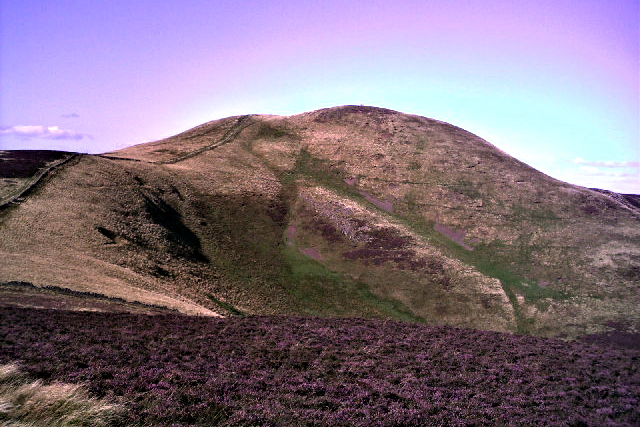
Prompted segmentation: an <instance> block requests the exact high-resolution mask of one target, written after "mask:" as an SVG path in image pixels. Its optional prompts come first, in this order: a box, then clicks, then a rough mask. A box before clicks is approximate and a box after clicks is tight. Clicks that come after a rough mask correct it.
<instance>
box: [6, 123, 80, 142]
mask: <svg viewBox="0 0 640 427" xmlns="http://www.w3.org/2000/svg"><path fill="white" fill-rule="evenodd" d="M9 135H11V136H17V137H19V138H24V139H30V138H43V139H56V140H60V139H72V140H80V139H83V138H91V137H90V136H89V135H87V134H85V133H80V132H76V131H73V130H65V129H60V128H59V127H58V126H42V125H16V126H8V127H0V136H9Z"/></svg>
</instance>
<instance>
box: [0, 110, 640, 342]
mask: <svg viewBox="0 0 640 427" xmlns="http://www.w3.org/2000/svg"><path fill="white" fill-rule="evenodd" d="M633 200H634V199H633V198H624V197H622V196H620V195H617V194H614V193H609V192H606V193H605V192H599V191H594V190H590V189H586V188H581V187H577V186H573V185H569V184H566V183H563V182H560V181H557V180H554V179H552V178H550V177H548V176H545V175H544V174H542V173H540V172H538V171H536V170H534V169H532V168H530V167H529V166H527V165H525V164H523V163H521V162H519V161H517V160H516V159H513V158H512V157H510V156H508V155H507V154H505V153H503V152H501V151H500V150H498V149H496V148H495V147H494V146H492V145H491V144H489V143H488V142H486V141H484V140H482V139H481V138H478V137H477V136H475V135H472V134H470V133H468V132H466V131H464V130H462V129H459V128H456V127H454V126H451V125H449V124H446V123H442V122H439V121H436V120H432V119H427V118H424V117H418V116H411V115H406V114H402V113H398V112H394V111H391V110H385V109H379V108H372V107H358V106H346V107H336V108H331V109H324V110H318V111H314V112H311V113H305V114H301V115H296V116H289V117H279V116H265V115H250V116H240V117H231V118H228V119H223V120H217V121H213V122H209V123H206V124H204V125H201V126H198V127H196V128H194V129H191V130H189V131H187V132H184V133H182V134H179V135H176V136H175V137H172V138H168V139H166V140H162V141H157V142H154V143H149V144H143V145H138V146H134V147H129V148H127V149H124V150H120V151H117V152H113V153H107V154H105V155H102V156H79V157H77V158H74V159H73V160H71V161H70V162H68V163H67V164H66V165H65V166H63V167H61V168H59V169H58V170H57V171H56V172H55V174H53V176H50V177H48V178H46V179H45V181H44V182H43V183H42V184H40V185H39V186H38V187H36V188H35V189H34V190H33V191H32V193H31V195H30V196H29V197H28V198H27V199H26V200H25V201H24V202H23V203H21V204H20V205H18V206H9V207H6V208H4V209H3V210H2V211H1V212H0V234H1V235H2V239H1V241H0V254H1V255H0V256H2V257H3V259H5V260H6V262H4V263H3V264H2V266H1V267H0V282H8V281H12V280H19V281H25V282H30V283H34V284H35V285H37V286H47V285H50V286H58V287H66V288H70V289H74V290H77V291H85V292H95V293H101V294H105V295H108V296H113V297H120V298H123V299H127V300H136V301H140V302H144V303H149V304H154V305H163V306H166V307H170V308H176V309H178V310H180V311H183V312H185V313H199V314H208V315H215V314H221V315H233V314H298V315H320V316H361V317H375V318H395V319H402V320H410V321H423V322H427V323H429V324H442V325H454V326H465V327H472V328H479V329H490V330H496V331H514V332H515V331H517V332H525V333H532V334H536V335H543V336H567V337H573V336H577V335H583V334H586V333H592V332H599V331H602V330H606V329H607V328H611V327H612V326H615V327H617V328H619V329H626V330H630V331H635V330H636V328H637V326H638V325H639V324H640V310H639V308H638V307H639V306H640V305H639V304H638V303H639V302H640V293H639V286H638V283H639V281H640V227H638V225H639V221H640V210H639V209H638V207H637V206H634V204H633Z"/></svg>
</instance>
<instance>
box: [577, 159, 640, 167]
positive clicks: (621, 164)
mask: <svg viewBox="0 0 640 427" xmlns="http://www.w3.org/2000/svg"><path fill="white" fill-rule="evenodd" d="M571 163H573V164H576V165H580V166H585V167H594V168H637V167H640V162H633V161H627V162H617V161H598V160H596V161H592V160H584V159H581V158H580V157H576V158H575V159H573V160H572V161H571Z"/></svg>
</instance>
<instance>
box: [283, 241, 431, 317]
mask: <svg viewBox="0 0 640 427" xmlns="http://www.w3.org/2000/svg"><path fill="white" fill-rule="evenodd" d="M283 252H284V256H285V258H286V260H287V263H288V268H287V271H286V273H287V275H286V277H283V279H284V280H286V281H288V282H289V283H291V286H290V289H291V292H292V294H293V295H294V296H295V297H296V298H297V299H298V300H301V301H306V302H307V303H310V304H311V305H312V306H315V307H316V308H315V310H314V311H315V313H314V312H312V313H310V314H325V315H326V314H327V310H328V311H329V314H330V311H332V310H335V308H336V307H338V308H339V309H338V310H340V308H342V310H345V309H346V311H344V313H341V314H346V315H353V311H354V310H355V312H356V313H361V314H358V315H365V314H366V315H372V316H373V317H384V318H393V319H397V320H402V321H408V322H421V323H422V322H424V319H422V318H420V317H418V316H415V315H414V314H413V313H411V311H410V310H408V309H407V308H406V307H405V306H404V305H403V304H402V303H400V302H399V301H396V300H394V299H390V298H383V297H380V296H377V295H375V294H373V293H372V292H371V290H370V289H369V287H368V286H367V285H366V284H364V283H362V282H357V281H354V280H352V279H350V278H348V277H345V276H344V275H341V274H338V273H336V272H334V271H332V270H331V269H329V268H328V267H327V266H325V265H323V264H322V263H320V262H318V261H316V260H313V259H311V258H309V257H307V256H305V255H303V254H301V253H300V252H298V251H297V250H295V248H293V247H286V248H285V250H284V251H283ZM342 310H340V311H342Z"/></svg>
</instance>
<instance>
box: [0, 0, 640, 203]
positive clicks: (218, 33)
mask: <svg viewBox="0 0 640 427" xmlns="http://www.w3.org/2000/svg"><path fill="white" fill-rule="evenodd" d="M347 104H356V105H361V104H362V105H371V106H378V107H384V108H390V109H393V110H397V111H401V112H405V113H411V114H418V115H421V116H425V117H430V118H434V119H438V120H442V121H446V122H449V123H451V124H454V125H456V126H459V127H462V128H464V129H466V130H468V131H470V132H473V133H474V134H476V135H478V136H480V137H482V138H484V139H486V140H487V141H489V142H491V143H492V144H494V145H496V146H497V147H498V148H500V149H501V150H503V151H505V152H507V153H509V154H511V155H512V156H514V157H516V158H518V159H519V160H521V161H523V162H525V163H527V164H529V165H530V166H532V167H534V168H536V169H538V170H540V171H542V172H544V173H546V174H548V175H551V176H553V177H554V178H558V179H561V180H563V181H567V182H570V183H572V184H577V185H582V186H586V187H597V188H603V189H607V190H612V191H617V192H622V193H635V194H640V0H536V1H531V0H420V1H413V0H389V1H380V0H366V1H360V0H342V1H335V0H326V1H317V0H310V1H300V0H271V1H266V0H179V1H176V0H163V1H158V0H126V1H125V0H109V1H103V0H56V1H47V0H20V1H17V0H0V149H55V150H68V151H77V152H88V153H100V152H106V151H110V150H115V149H118V148H123V147H126V146H129V145H133V144H138V143H142V142H148V141H154V140H158V139H162V138H165V137H168V136H171V135H175V134H177V133H180V132H182V131H184V130H187V129H189V128H191V127H194V126H197V125H199V124H202V123H205V122H207V121H210V120H215V119H220V118H225V117H229V116H233V115H239V114H253V113H256V114H278V115H289V114H296V113H302V112H305V111H312V110H316V109H319V108H325V107H331V106H337V105H347Z"/></svg>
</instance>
